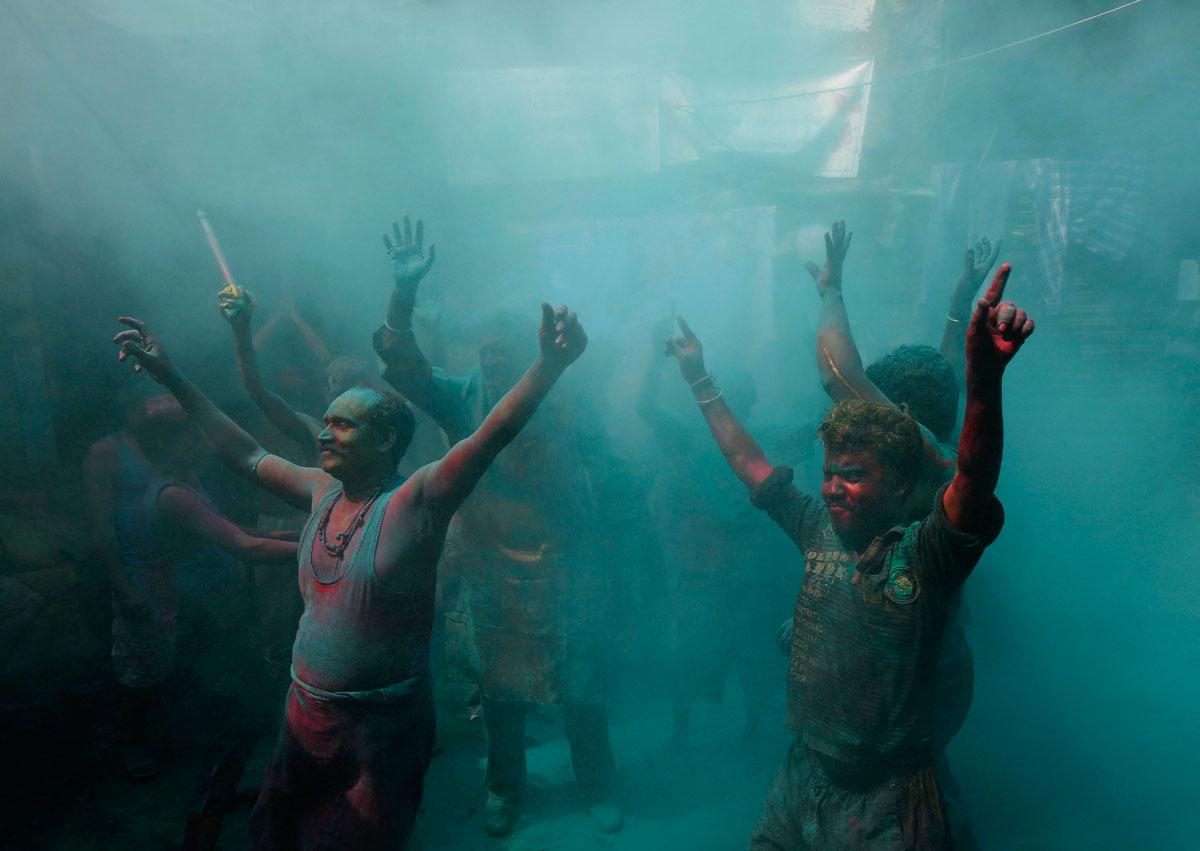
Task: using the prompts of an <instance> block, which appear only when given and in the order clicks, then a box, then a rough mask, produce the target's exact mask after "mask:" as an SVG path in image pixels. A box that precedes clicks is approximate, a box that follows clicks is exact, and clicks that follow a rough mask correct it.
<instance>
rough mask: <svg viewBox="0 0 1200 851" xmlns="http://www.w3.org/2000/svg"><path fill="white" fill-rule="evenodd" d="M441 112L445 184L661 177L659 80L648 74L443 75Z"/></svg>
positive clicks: (557, 70)
mask: <svg viewBox="0 0 1200 851" xmlns="http://www.w3.org/2000/svg"><path fill="white" fill-rule="evenodd" d="M446 104H447V109H446V112H445V115H446V119H447V121H446V124H445V127H444V134H443V138H444V142H445V154H446V172H447V174H446V176H447V180H448V181H449V182H450V183H451V184H453V185H459V186H463V185H467V186H470V185H479V184H494V183H521V182H527V181H538V180H561V179H570V178H596V177H616V176H619V175H628V174H646V173H652V172H656V171H658V169H659V150H658V91H657V78H656V77H655V76H654V75H652V74H650V73H647V72H646V71H641V70H636V69H625V68H592V67H551V68H508V69H502V70H489V71H461V72H455V73H451V74H449V75H448V76H447V90H446Z"/></svg>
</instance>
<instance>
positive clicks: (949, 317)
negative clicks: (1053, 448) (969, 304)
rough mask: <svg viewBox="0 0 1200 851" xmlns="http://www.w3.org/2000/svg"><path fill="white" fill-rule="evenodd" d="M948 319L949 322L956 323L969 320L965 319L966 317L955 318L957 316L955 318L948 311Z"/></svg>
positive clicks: (959, 323)
mask: <svg viewBox="0 0 1200 851" xmlns="http://www.w3.org/2000/svg"><path fill="white" fill-rule="evenodd" d="M946 320H947V321H948V322H953V323H955V324H956V325H961V324H962V323H964V322H966V321H967V320H965V319H955V318H954V317H953V316H951V315H950V314H949V313H947V314H946Z"/></svg>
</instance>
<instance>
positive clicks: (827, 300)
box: [807, 221, 1000, 849]
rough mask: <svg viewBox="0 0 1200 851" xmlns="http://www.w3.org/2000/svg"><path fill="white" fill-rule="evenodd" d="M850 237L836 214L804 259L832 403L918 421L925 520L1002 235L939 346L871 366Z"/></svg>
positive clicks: (978, 252) (970, 255)
mask: <svg viewBox="0 0 1200 851" xmlns="http://www.w3.org/2000/svg"><path fill="white" fill-rule="evenodd" d="M852 236H853V234H852V233H849V234H848V233H847V232H846V226H845V222H842V221H836V222H834V223H833V226H832V228H831V232H830V233H828V234H826V236H825V265H824V267H822V268H818V267H817V265H816V264H815V263H809V264H807V267H808V271H809V274H811V275H812V276H813V280H814V281H815V282H816V284H817V294H818V295H819V296H820V298H821V320H820V329H819V331H818V335H817V369H818V370H819V372H820V375H821V384H822V386H823V387H824V388H825V392H826V393H828V394H829V397H830V398H831V399H833V400H834V401H835V402H837V401H841V400H843V399H862V400H866V401H871V402H878V403H880V404H883V405H892V406H898V407H900V408H902V409H904V410H905V411H907V412H908V413H909V414H911V415H912V417H913V419H915V420H916V421H917V423H918V424H919V425H920V426H921V429H922V433H923V435H924V438H925V453H924V458H923V460H922V462H921V468H920V474H919V475H918V477H917V482H916V484H915V486H914V487H913V488H912V491H911V492H910V494H909V498H908V503H907V508H906V512H905V514H906V517H907V518H908V519H910V520H920V519H921V518H922V517H924V516H925V515H926V514H928V513H929V506H930V505H931V504H932V503H933V500H934V498H935V497H936V495H937V492H938V490H939V489H940V488H941V487H942V486H943V485H945V484H946V483H947V482H949V481H950V478H951V476H953V474H954V464H955V460H956V459H955V446H954V435H955V432H956V430H957V428H958V402H959V388H960V387H961V386H962V383H963V370H964V352H965V345H964V344H965V342H966V327H967V326H966V319H967V317H969V316H970V313H971V300H972V298H973V297H974V296H975V293H977V292H978V291H979V287H980V285H981V284H982V283H983V281H984V279H985V278H986V276H987V273H988V270H990V269H991V268H992V266H993V265H994V264H995V262H996V258H997V257H998V256H999V251H1000V242H999V240H997V242H996V244H995V246H993V245H992V244H991V242H989V241H988V240H987V239H986V238H984V239H981V240H979V242H977V243H976V244H975V248H974V249H967V251H966V253H965V254H964V256H963V269H962V272H961V274H960V275H959V278H958V281H957V283H956V284H955V285H954V287H953V290H952V293H951V296H950V303H949V305H948V307H947V310H946V321H945V327H944V330H943V333H942V340H941V346H940V349H935V348H933V347H932V346H925V345H905V346H899V347H897V348H896V349H894V350H893V351H891V352H890V353H888V354H887V355H885V356H884V357H882V358H880V359H879V360H877V361H875V362H874V363H873V364H871V365H870V366H868V367H866V368H865V369H864V368H863V365H862V358H861V357H860V356H859V353H858V347H857V345H856V344H855V342H854V335H853V334H852V333H851V331H850V320H849V317H848V316H847V313H846V305H845V303H844V301H843V300H842V267H843V265H844V262H845V259H846V254H847V252H848V251H849V249H850V240H851V237H852ZM965 615H966V612H965V608H964V607H963V604H962V600H961V594H960V595H957V597H956V599H955V600H954V601H953V602H952V604H951V611H950V616H949V620H948V622H947V625H946V630H945V633H944V635H943V638H942V646H941V650H940V652H939V654H938V675H937V681H936V688H937V697H936V700H935V703H936V711H937V720H936V722H935V727H934V739H935V742H936V744H937V746H938V750H939V751H943V750H944V748H945V747H946V746H947V745H948V744H949V743H950V741H951V740H952V739H953V738H954V736H955V735H957V733H958V731H959V729H961V727H962V725H963V723H964V722H965V721H966V718H967V714H968V712H970V709H971V701H972V699H973V697H974V692H975V662H974V657H973V656H972V653H971V646H970V644H969V643H968V641H967V635H966V631H965V629H964V628H963V621H964V620H965ZM939 763H940V768H941V770H942V779H943V789H944V791H945V793H946V797H947V799H948V803H949V809H950V818H951V822H952V823H953V824H954V829H955V832H956V842H957V844H958V845H959V847H960V848H966V849H970V848H975V847H977V843H976V842H975V840H974V839H973V836H972V832H971V829H970V826H969V824H968V823H967V819H966V814H965V812H964V810H963V807H962V806H961V805H960V804H959V801H958V800H957V798H958V794H957V784H956V783H955V782H954V779H953V777H952V775H951V772H950V767H949V763H948V762H947V761H946V758H945V755H944V753H943V755H942V756H941V757H940V760H939Z"/></svg>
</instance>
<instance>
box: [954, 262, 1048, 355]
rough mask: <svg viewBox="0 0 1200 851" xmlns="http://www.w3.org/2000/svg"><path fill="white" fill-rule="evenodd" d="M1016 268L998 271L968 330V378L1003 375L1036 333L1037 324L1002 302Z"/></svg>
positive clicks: (1013, 306)
mask: <svg viewBox="0 0 1200 851" xmlns="http://www.w3.org/2000/svg"><path fill="white" fill-rule="evenodd" d="M1010 272H1012V267H1011V266H1009V265H1008V264H1007V263H1005V264H1003V265H1002V266H1001V267H1000V268H999V269H997V270H996V277H994V278H993V279H992V284H991V286H989V287H988V289H987V292H986V293H984V296H983V298H981V299H980V300H979V301H978V303H976V305H975V312H974V313H973V314H972V315H971V324H970V326H969V327H968V328H967V373H968V375H971V374H976V375H981V374H987V373H999V372H1003V371H1004V368H1005V367H1006V366H1008V363H1009V361H1011V360H1012V359H1013V356H1014V355H1016V353H1017V351H1018V350H1019V349H1020V348H1021V346H1022V345H1023V344H1024V343H1025V341H1026V340H1027V339H1029V335H1030V334H1032V333H1033V320H1032V319H1031V318H1030V317H1029V316H1028V315H1027V314H1026V313H1025V311H1024V310H1022V309H1021V308H1019V307H1017V306H1016V305H1015V304H1013V303H1012V302H1011V301H1005V302H1002V301H1000V299H1001V298H1002V297H1003V296H1004V287H1005V285H1006V284H1007V283H1008V276H1009V273H1010Z"/></svg>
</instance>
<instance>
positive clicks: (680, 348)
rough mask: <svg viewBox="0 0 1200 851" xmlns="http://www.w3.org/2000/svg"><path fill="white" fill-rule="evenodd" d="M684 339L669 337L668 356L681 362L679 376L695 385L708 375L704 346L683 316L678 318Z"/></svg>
mask: <svg viewBox="0 0 1200 851" xmlns="http://www.w3.org/2000/svg"><path fill="white" fill-rule="evenodd" d="M675 320H676V321H677V322H678V323H679V331H680V333H681V334H682V335H683V336H682V337H668V338H667V342H666V354H667V355H668V356H670V357H673V358H675V359H676V360H678V361H679V374H680V375H682V376H683V380H684V381H686V382H687V383H688V384H695V383H697V382H698V381H700V380H701V379H703V378H704V377H705V376H707V375H708V370H707V369H705V368H704V346H702V345H701V344H700V338H699V337H697V336H696V334H695V332H693V331H692V329H691V328H690V327H688V324H687V322H685V321H684V319H683V317H682V316H676V317H675Z"/></svg>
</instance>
